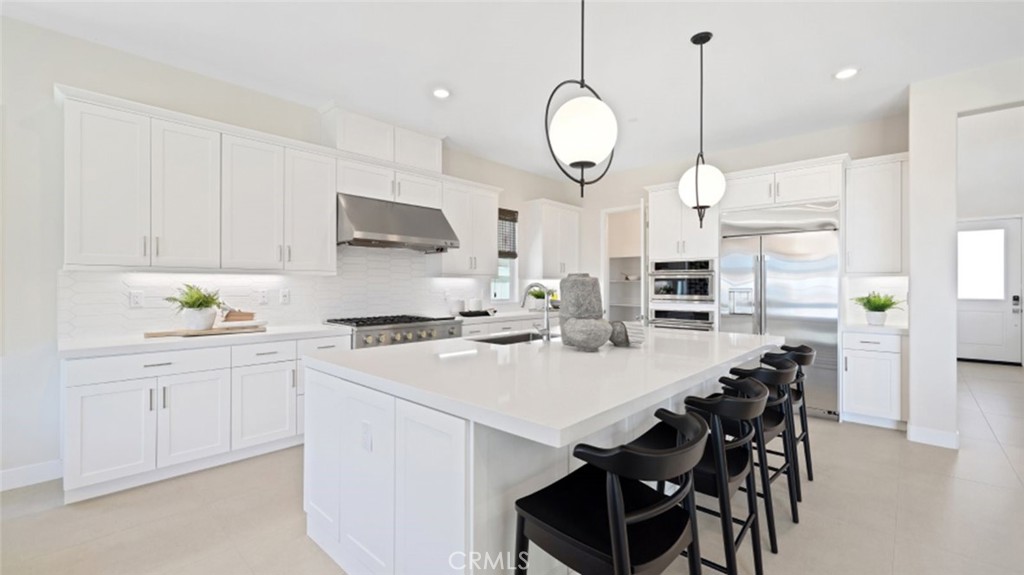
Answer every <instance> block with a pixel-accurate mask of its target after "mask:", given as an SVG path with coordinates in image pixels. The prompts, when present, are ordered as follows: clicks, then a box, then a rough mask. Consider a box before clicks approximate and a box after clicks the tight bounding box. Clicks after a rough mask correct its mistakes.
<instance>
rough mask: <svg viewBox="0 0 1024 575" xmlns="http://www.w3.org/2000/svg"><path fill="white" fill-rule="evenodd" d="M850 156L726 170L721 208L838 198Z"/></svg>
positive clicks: (723, 209) (753, 206) (752, 206)
mask: <svg viewBox="0 0 1024 575" xmlns="http://www.w3.org/2000/svg"><path fill="white" fill-rule="evenodd" d="M848 159H849V157H848V156H846V155H841V156H831V157H828V158H820V159H817V160H810V161H805V162H795V163H792V164H783V165H778V166H770V167H766V168H759V169H757V170H748V171H744V172H737V173H732V174H726V183H725V195H724V196H723V197H722V201H721V202H720V203H719V208H720V209H721V210H722V211H728V210H733V209H745V208H756V207H766V206H771V205H775V204H798V203H805V202H811V201H815V200H828V199H836V200H838V199H839V198H840V196H842V191H843V170H844V167H845V164H846V162H847V161H848Z"/></svg>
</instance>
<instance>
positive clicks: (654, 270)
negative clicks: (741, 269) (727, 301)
mask: <svg viewBox="0 0 1024 575" xmlns="http://www.w3.org/2000/svg"><path fill="white" fill-rule="evenodd" d="M650 284H651V301H654V302H657V301H661V302H698V303H713V302H714V301H715V286H716V284H717V282H716V281H715V267H714V262H713V261H711V260H678V261H664V262H652V263H651V274H650Z"/></svg>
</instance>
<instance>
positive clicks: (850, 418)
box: [840, 413, 907, 431]
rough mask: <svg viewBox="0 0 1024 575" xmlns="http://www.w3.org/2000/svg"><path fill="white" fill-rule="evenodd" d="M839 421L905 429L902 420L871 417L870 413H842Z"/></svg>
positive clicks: (905, 425) (898, 429) (899, 429)
mask: <svg viewBox="0 0 1024 575" xmlns="http://www.w3.org/2000/svg"><path fill="white" fill-rule="evenodd" d="M840 421H842V422H843V423H857V424H860V425H871V426H874V427H882V428H885V429H895V430H897V431H906V430H907V424H906V423H904V422H902V421H899V420H896V419H886V418H884V417H873V416H871V415H858V414H856V413H844V414H842V416H841V418H840Z"/></svg>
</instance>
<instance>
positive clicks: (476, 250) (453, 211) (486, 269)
mask: <svg viewBox="0 0 1024 575" xmlns="http://www.w3.org/2000/svg"><path fill="white" fill-rule="evenodd" d="M442 210H443V211H444V215H445V217H446V218H447V219H448V223H449V224H451V226H452V229H453V230H455V235H456V236H457V237H458V238H459V248H458V249H455V250H448V252H447V253H444V254H440V255H436V256H430V257H429V258H428V260H429V261H430V262H431V263H432V264H433V265H434V269H432V270H431V271H432V273H433V274H435V275H441V276H485V277H494V276H496V275H497V274H498V193H497V192H496V191H493V190H491V189H487V188H483V187H481V186H474V185H472V184H469V183H460V182H446V183H445V185H444V203H443V207H442Z"/></svg>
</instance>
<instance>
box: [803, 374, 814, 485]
mask: <svg viewBox="0 0 1024 575" xmlns="http://www.w3.org/2000/svg"><path fill="white" fill-rule="evenodd" d="M803 389H804V386H803V385H802V384H801V385H800V392H801V393H803ZM803 397H804V404H803V405H801V406H800V428H801V431H802V432H803V438H804V440H803V443H804V459H806V460H807V481H814V468H813V467H812V466H811V432H810V431H809V430H808V429H807V394H804V396H803Z"/></svg>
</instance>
